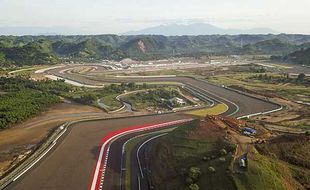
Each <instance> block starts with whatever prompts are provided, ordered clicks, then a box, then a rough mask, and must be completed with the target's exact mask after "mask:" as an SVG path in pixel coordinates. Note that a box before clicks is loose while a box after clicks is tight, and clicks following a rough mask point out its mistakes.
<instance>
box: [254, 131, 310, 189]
mask: <svg viewBox="0 0 310 190" xmlns="http://www.w3.org/2000/svg"><path fill="white" fill-rule="evenodd" d="M309 148H310V139H309V136H306V135H304V136H303V135H282V136H279V137H277V138H274V139H272V140H270V141H269V142H268V143H266V144H260V145H257V149H258V150H259V152H260V153H262V154H264V155H266V156H269V157H270V158H271V159H273V160H274V159H275V158H276V159H280V160H282V161H284V162H285V163H287V165H288V167H289V168H290V169H291V171H292V173H293V176H294V178H295V179H296V180H297V181H298V182H299V183H300V184H302V185H303V186H304V188H305V189H308V188H310V162H309V160H310V153H309V151H308V150H309Z"/></svg>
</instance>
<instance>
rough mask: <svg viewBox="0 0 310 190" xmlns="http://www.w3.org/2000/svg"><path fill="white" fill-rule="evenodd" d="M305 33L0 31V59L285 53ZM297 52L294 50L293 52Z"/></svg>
mask: <svg viewBox="0 0 310 190" xmlns="http://www.w3.org/2000/svg"><path fill="white" fill-rule="evenodd" d="M309 44H310V36H307V35H287V34H279V35H272V34H269V35H204V36H170V37H166V36H160V35H138V36H117V35H95V36H79V35H77V36H20V37H16V36H0V64H1V66H8V65H16V66H21V65H34V64H53V63H55V62H59V61H63V60H65V61H68V60H78V61H87V62H90V61H96V60H102V59H110V60H121V59H123V58H132V59H136V60H151V59H163V58H167V57H172V56H175V57H179V56H201V55H208V54H213V55H232V54H233V55H242V54H253V55H255V54H269V55H287V54H290V53H292V52H294V51H297V50H300V49H302V48H307V47H309V46H310V45H309ZM296 54H297V53H296Z"/></svg>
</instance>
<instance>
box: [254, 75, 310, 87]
mask: <svg viewBox="0 0 310 190" xmlns="http://www.w3.org/2000/svg"><path fill="white" fill-rule="evenodd" d="M249 79H256V80H261V81H264V82H267V83H275V84H277V83H289V82H290V83H297V84H304V85H309V84H310V80H309V79H307V78H306V75H305V74H303V73H301V74H299V75H298V76H297V78H293V77H290V76H289V75H288V74H287V75H285V76H272V75H268V74H259V75H252V76H250V77H249Z"/></svg>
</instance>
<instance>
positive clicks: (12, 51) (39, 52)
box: [0, 40, 57, 66]
mask: <svg viewBox="0 0 310 190" xmlns="http://www.w3.org/2000/svg"><path fill="white" fill-rule="evenodd" d="M56 61H57V57H56V56H55V55H54V54H53V53H52V52H51V44H50V43H49V42H47V41H45V40H38V41H35V42H30V43H28V44H26V45H23V46H14V47H0V65H3V66H5V65H9V64H13V65H16V66H23V65H41V64H53V63H56Z"/></svg>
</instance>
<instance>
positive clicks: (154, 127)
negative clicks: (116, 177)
mask: <svg viewBox="0 0 310 190" xmlns="http://www.w3.org/2000/svg"><path fill="white" fill-rule="evenodd" d="M191 120H192V119H182V120H176V121H171V122H166V123H161V124H156V125H151V126H147V127H144V128H138V129H131V130H128V131H124V132H121V133H119V134H116V135H114V136H112V137H110V138H109V139H108V140H106V141H105V142H104V143H103V144H102V146H101V150H100V154H99V157H98V160H97V164H96V169H95V173H94V177H93V181H92V184H91V188H90V190H96V186H97V180H98V177H99V171H100V167H101V161H102V158H103V152H104V150H105V148H106V146H107V145H108V144H109V143H110V141H111V140H113V139H114V138H117V137H120V136H123V135H126V134H130V133H134V132H139V131H145V130H151V129H156V128H160V127H165V126H169V125H175V124H180V123H184V122H188V121H191ZM108 156H109V148H108V150H107V152H106V154H105V156H104V157H105V160H104V163H103V170H102V176H101V180H100V183H101V184H100V189H102V183H103V181H104V176H105V170H106V167H107V161H108Z"/></svg>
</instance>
